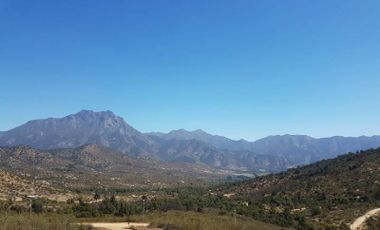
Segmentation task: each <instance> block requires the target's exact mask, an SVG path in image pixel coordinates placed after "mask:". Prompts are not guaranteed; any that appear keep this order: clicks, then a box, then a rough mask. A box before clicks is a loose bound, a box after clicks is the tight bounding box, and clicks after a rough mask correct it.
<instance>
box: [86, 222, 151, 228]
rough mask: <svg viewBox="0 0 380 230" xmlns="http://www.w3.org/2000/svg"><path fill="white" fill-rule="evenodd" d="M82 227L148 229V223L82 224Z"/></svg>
mask: <svg viewBox="0 0 380 230" xmlns="http://www.w3.org/2000/svg"><path fill="white" fill-rule="evenodd" d="M82 225H90V226H92V227H94V228H97V229H102V230H106V229H107V230H126V229H141V230H145V229H148V226H149V223H134V222H130V223H128V222H120V223H82Z"/></svg>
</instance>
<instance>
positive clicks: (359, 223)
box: [350, 208, 380, 230]
mask: <svg viewBox="0 0 380 230" xmlns="http://www.w3.org/2000/svg"><path fill="white" fill-rule="evenodd" d="M379 212H380V208H375V209H372V210H370V211H368V212H367V213H366V214H364V215H363V216H361V217H359V218H357V219H356V220H355V221H354V222H353V223H352V224H351V225H350V229H351V230H362V229H363V227H364V224H365V222H366V221H367V220H368V218H370V217H371V216H374V215H376V214H377V213H379Z"/></svg>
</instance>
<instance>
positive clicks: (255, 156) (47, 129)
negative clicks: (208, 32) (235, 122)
mask: <svg viewBox="0 0 380 230" xmlns="http://www.w3.org/2000/svg"><path fill="white" fill-rule="evenodd" d="M88 144H97V145H102V146H105V147H107V148H111V149H114V150H117V151H119V152H122V153H124V154H126V155H128V156H131V157H143V158H151V159H155V160H160V161H165V162H175V163H178V162H183V163H191V164H203V165H207V166H211V167H215V168H222V169H234V170H242V171H254V172H260V171H261V172H262V171H271V172H273V171H281V170H284V169H286V168H289V167H295V166H297V165H304V164H309V163H312V162H315V161H318V160H321V159H327V158H333V157H336V156H338V155H340V154H344V153H347V152H354V151H358V150H365V149H369V148H375V147H379V146H380V136H372V137H367V136H361V137H338V136H336V137H330V138H319V139H318V138H312V137H309V136H305V135H277V136H269V137H265V138H262V139H259V140H257V141H254V142H250V141H246V140H243V139H241V140H232V139H229V138H226V137H223V136H218V135H211V134H209V133H206V132H205V131H203V130H195V131H187V130H184V129H179V130H173V131H171V132H169V133H160V132H151V133H142V132H140V131H138V130H136V129H135V128H133V127H132V126H130V125H129V124H127V123H126V122H125V121H124V119H123V118H121V117H119V116H117V115H115V114H114V113H113V112H111V111H102V112H94V111H90V110H82V111H80V112H78V113H76V114H72V115H68V116H66V117H63V118H48V119H40V120H32V121H29V122H27V123H25V124H23V125H21V126H18V127H16V128H14V129H11V130H8V131H4V132H0V146H16V145H27V146H30V147H33V148H37V149H42V150H52V149H57V148H77V147H80V146H83V145H88Z"/></svg>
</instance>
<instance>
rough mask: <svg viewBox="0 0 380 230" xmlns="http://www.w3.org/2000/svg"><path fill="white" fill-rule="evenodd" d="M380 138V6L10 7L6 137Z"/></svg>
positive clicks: (4, 61)
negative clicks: (83, 125)
mask: <svg viewBox="0 0 380 230" xmlns="http://www.w3.org/2000/svg"><path fill="white" fill-rule="evenodd" d="M81 109H92V110H96V111H99V110H112V111H113V112H115V113H116V114H118V115H120V116H122V117H123V118H124V119H125V120H126V121H127V122H128V123H129V124H131V125H132V126H134V127H135V128H137V129H139V130H140V131H143V132H146V131H164V132H166V131H169V130H171V129H178V128H186V129H189V130H194V129H198V128H201V129H204V130H205V131H208V132H210V133H213V134H220V135H225V136H227V137H231V138H234V139H239V138H245V139H248V140H254V139H257V138H260V137H264V136H266V135H271V134H285V133H290V134H307V135H311V136H315V137H324V136H332V135H345V136H359V135H374V134H380V1H379V0H360V1H358V0H318V1H307V0H299V1H298V0H287V1H284V0H228V1H225V0H207V1H205V0H199V1H198V0H191V1H188V0H170V1H169V0H112V1H106V0H101V1H100V0H64V1H58V0H55V1H54V0H45V1H42V0H41V1H39V0H35V1H30V0H24V1H20V0H0V130H7V129H10V128H13V127H15V126H17V125H20V124H22V123H24V122H26V121H28V120H31V119H36V118H46V117H61V116H64V115H68V114H71V113H75V112H78V111H79V110H81Z"/></svg>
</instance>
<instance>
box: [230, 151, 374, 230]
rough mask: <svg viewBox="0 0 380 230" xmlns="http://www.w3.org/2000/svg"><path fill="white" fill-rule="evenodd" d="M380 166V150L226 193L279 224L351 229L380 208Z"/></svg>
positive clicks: (239, 186)
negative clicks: (298, 220)
mask: <svg viewBox="0 0 380 230" xmlns="http://www.w3.org/2000/svg"><path fill="white" fill-rule="evenodd" d="M379 165H380V148H378V149H371V150H367V151H362V152H360V153H358V154H354V153H350V154H346V155H342V156H339V157H338V158H335V159H330V160H323V161H319V162H316V163H314V164H311V165H307V166H303V167H298V168H294V169H290V170H288V171H286V172H282V173H278V174H272V175H268V176H262V177H257V178H254V179H251V180H248V181H245V182H239V183H236V184H235V185H232V186H231V187H228V188H227V189H225V190H224V193H228V194H233V195H231V199H236V200H240V201H244V202H248V203H249V204H250V206H251V207H250V209H252V210H253V209H254V208H259V207H265V210H262V211H263V212H264V213H267V214H268V216H267V218H268V219H270V218H269V216H270V215H273V219H272V220H274V221H280V220H281V221H286V220H285V219H287V220H291V219H292V218H295V216H296V215H298V216H299V215H302V216H304V217H306V218H307V221H309V222H310V223H312V224H313V225H315V226H318V227H319V228H317V229H346V228H347V225H348V224H349V223H352V222H353V220H354V219H355V218H357V217H359V216H361V215H363V214H364V213H366V212H367V211H368V210H370V209H372V208H377V207H379V205H380V168H379ZM246 211H249V210H246ZM292 214H296V215H292ZM276 218H277V219H276ZM284 218H285V219H284ZM331 224H334V225H335V226H334V227H335V228H332V227H333V226H330V225H331ZM285 226H286V225H285ZM328 227H329V228H328ZM303 229H306V228H303Z"/></svg>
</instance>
